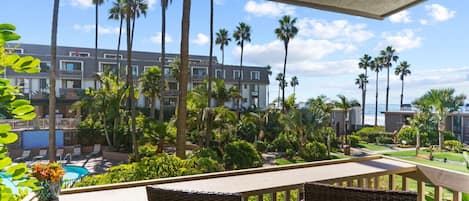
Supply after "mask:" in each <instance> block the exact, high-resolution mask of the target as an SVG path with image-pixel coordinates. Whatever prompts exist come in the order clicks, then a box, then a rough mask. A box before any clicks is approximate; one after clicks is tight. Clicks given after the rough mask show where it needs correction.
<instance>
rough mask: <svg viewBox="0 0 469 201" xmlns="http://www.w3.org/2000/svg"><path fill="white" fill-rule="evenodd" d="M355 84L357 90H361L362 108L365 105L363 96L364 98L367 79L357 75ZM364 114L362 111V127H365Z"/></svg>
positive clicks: (363, 75) (364, 76)
mask: <svg viewBox="0 0 469 201" xmlns="http://www.w3.org/2000/svg"><path fill="white" fill-rule="evenodd" d="M355 84H356V85H358V88H359V89H361V90H362V106H363V105H365V96H366V95H365V93H366V91H365V90H366V89H365V88H366V85H367V84H368V77H367V76H366V75H365V74H363V73H362V74H360V75H358V78H357V79H355ZM362 108H363V107H362ZM364 114H365V110H363V111H362V127H363V126H365V118H364Z"/></svg>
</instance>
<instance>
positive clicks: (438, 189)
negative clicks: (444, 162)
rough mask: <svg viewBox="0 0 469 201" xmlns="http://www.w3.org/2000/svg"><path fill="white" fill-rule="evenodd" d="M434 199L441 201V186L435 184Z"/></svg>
mask: <svg viewBox="0 0 469 201" xmlns="http://www.w3.org/2000/svg"><path fill="white" fill-rule="evenodd" d="M435 201H443V187H441V186H435Z"/></svg>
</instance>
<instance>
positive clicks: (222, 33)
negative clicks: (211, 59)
mask: <svg viewBox="0 0 469 201" xmlns="http://www.w3.org/2000/svg"><path fill="white" fill-rule="evenodd" d="M230 41H231V38H230V36H229V33H228V31H227V30H226V29H220V30H218V32H217V39H216V40H215V44H217V45H220V50H221V68H222V70H221V72H222V73H223V74H224V73H225V46H228V44H229V43H230Z"/></svg>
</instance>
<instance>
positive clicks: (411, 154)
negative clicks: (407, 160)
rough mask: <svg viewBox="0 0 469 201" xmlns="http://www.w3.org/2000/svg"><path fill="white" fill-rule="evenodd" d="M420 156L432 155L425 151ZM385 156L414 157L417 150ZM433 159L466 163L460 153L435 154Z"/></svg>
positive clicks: (391, 153) (390, 153)
mask: <svg viewBox="0 0 469 201" xmlns="http://www.w3.org/2000/svg"><path fill="white" fill-rule="evenodd" d="M419 154H420V155H424V156H429V155H430V153H429V152H426V151H424V150H421V151H420V152H419ZM384 155H387V156H393V157H414V156H415V150H408V151H396V152H389V153H384ZM433 157H434V158H437V159H442V160H443V159H444V158H446V159H448V160H450V161H457V162H464V157H463V155H462V154H460V153H454V152H433Z"/></svg>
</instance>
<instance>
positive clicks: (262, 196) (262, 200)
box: [256, 193, 264, 201]
mask: <svg viewBox="0 0 469 201" xmlns="http://www.w3.org/2000/svg"><path fill="white" fill-rule="evenodd" d="M256 197H257V201H264V194H263V193H261V194H259V195H257V196H256Z"/></svg>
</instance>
